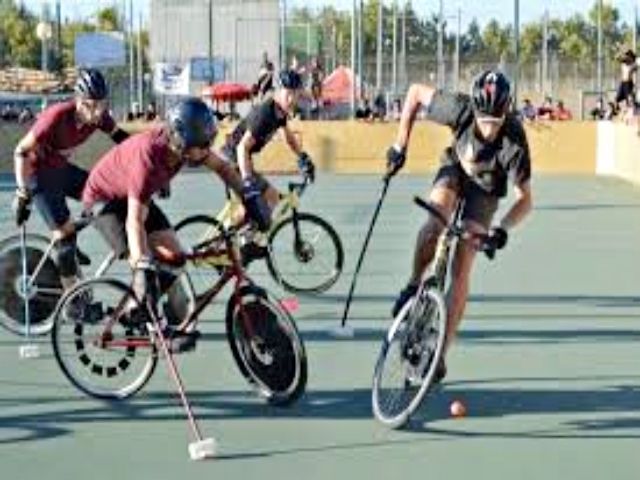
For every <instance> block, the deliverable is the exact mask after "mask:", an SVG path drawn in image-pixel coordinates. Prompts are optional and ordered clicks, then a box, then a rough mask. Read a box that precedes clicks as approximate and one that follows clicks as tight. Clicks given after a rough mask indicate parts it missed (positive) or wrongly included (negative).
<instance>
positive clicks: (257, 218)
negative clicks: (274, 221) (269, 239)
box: [242, 178, 271, 232]
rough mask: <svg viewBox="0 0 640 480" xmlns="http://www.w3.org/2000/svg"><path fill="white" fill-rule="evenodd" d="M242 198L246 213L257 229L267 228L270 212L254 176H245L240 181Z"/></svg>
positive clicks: (263, 229) (264, 230) (265, 229)
mask: <svg viewBox="0 0 640 480" xmlns="http://www.w3.org/2000/svg"><path fill="white" fill-rule="evenodd" d="M242 198H243V199H244V206H245V208H246V210H247V215H248V216H249V218H250V219H251V220H253V221H254V222H255V223H256V224H257V225H258V229H259V230H260V231H262V232H266V231H267V230H269V227H270V226H271V212H270V211H269V206H268V205H267V202H266V201H265V200H264V198H262V193H260V188H258V185H257V182H256V181H255V179H254V178H247V179H246V180H244V182H243V183H242Z"/></svg>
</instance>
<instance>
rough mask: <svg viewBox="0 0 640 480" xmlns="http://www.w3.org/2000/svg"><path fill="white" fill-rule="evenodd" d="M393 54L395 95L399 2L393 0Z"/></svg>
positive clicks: (392, 69) (393, 88) (394, 93)
mask: <svg viewBox="0 0 640 480" xmlns="http://www.w3.org/2000/svg"><path fill="white" fill-rule="evenodd" d="M392 51H393V54H392V62H393V64H392V66H391V86H392V91H393V95H394V96H395V95H396V94H397V93H398V2H397V0H393V50H392Z"/></svg>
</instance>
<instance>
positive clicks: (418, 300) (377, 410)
mask: <svg viewBox="0 0 640 480" xmlns="http://www.w3.org/2000/svg"><path fill="white" fill-rule="evenodd" d="M414 202H415V203H416V204H417V205H419V206H420V207H422V208H423V209H425V210H427V211H428V212H429V213H431V214H432V215H434V216H435V217H436V218H437V219H438V220H439V221H440V222H441V223H442V224H443V225H444V226H445V228H444V230H443V232H442V233H441V235H440V237H439V238H438V244H437V247H436V251H435V255H434V258H433V261H432V263H431V269H430V271H429V272H427V273H426V274H425V276H424V277H423V278H422V280H421V282H420V285H419V287H418V290H417V292H416V294H415V295H414V296H413V297H412V298H411V299H410V300H409V301H407V302H406V303H405V305H404V306H403V307H402V308H401V309H400V311H399V312H398V314H397V315H396V317H395V318H394V319H393V322H392V323H391V326H390V327H389V329H388V330H387V333H386V336H385V338H384V340H383V342H382V347H381V349H380V353H379V355H378V359H377V361H376V365H375V369H374V375H373V388H372V407H373V414H374V416H375V418H376V419H378V420H379V421H380V422H381V423H383V424H385V425H387V426H389V427H391V428H400V427H402V426H404V425H405V424H406V423H407V422H408V421H409V418H410V417H411V415H412V414H413V413H414V412H415V411H416V410H417V409H418V407H419V406H420V404H421V403H422V400H423V399H424V397H425V395H426V394H427V392H429V391H430V388H431V387H432V386H433V385H434V384H435V383H436V382H437V380H436V370H437V367H438V363H439V362H440V361H441V358H442V355H443V352H444V345H445V336H446V330H447V306H446V302H445V288H446V285H447V275H448V269H449V264H450V260H451V258H450V257H451V252H452V247H453V245H454V242H456V241H459V240H464V241H467V240H469V241H479V246H478V247H477V248H478V249H479V250H480V251H483V252H484V253H485V254H486V255H487V257H489V258H490V259H493V258H494V256H495V250H496V249H495V247H494V246H493V245H492V244H491V242H489V236H488V235H486V234H478V233H472V232H469V231H468V230H466V229H465V228H464V227H463V226H462V220H461V215H462V211H463V205H464V202H463V201H459V202H458V204H457V206H456V210H455V213H454V215H453V218H452V220H451V221H449V220H448V219H447V218H445V217H444V215H443V214H442V213H441V212H440V211H439V210H438V209H437V208H436V207H434V206H433V205H431V204H429V203H427V202H425V201H424V200H422V199H421V198H419V197H415V198H414ZM393 369H396V370H397V372H396V373H395V374H394V373H393ZM387 370H391V372H388V371H387ZM385 374H390V376H391V377H392V378H391V379H389V381H388V382H387V381H383V380H386V375H385Z"/></svg>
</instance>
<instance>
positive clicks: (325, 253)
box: [267, 212, 344, 293]
mask: <svg viewBox="0 0 640 480" xmlns="http://www.w3.org/2000/svg"><path fill="white" fill-rule="evenodd" d="M269 247H270V248H269V256H268V257H267V266H268V267H269V272H270V273H271V275H272V276H273V277H274V278H275V279H276V280H277V281H278V282H279V283H280V284H282V286H283V287H284V288H285V289H287V290H288V291H290V292H292V293H322V292H325V291H326V290H328V289H329V288H331V287H332V286H333V285H334V284H335V283H336V281H337V280H338V277H339V276H340V273H341V272H342V267H343V265H344V250H343V248H342V242H341V241H340V237H339V236H338V234H337V233H336V231H335V230H334V229H333V227H332V226H331V225H330V224H329V223H328V222H327V221H326V220H324V219H322V218H320V217H318V216H316V215H313V214H311V213H300V212H297V213H295V214H294V215H292V216H290V217H289V218H287V219H286V220H284V221H283V222H281V223H279V224H277V225H276V226H275V227H274V228H273V230H272V231H271V232H270V233H269Z"/></svg>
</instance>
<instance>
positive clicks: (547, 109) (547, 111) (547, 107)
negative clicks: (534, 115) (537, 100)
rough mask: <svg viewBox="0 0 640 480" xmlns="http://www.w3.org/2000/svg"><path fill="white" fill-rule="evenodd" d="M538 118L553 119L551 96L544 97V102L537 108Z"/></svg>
mask: <svg viewBox="0 0 640 480" xmlns="http://www.w3.org/2000/svg"><path fill="white" fill-rule="evenodd" d="M538 118H539V119H540V120H555V118H554V109H553V102H552V100H551V97H545V99H544V102H543V103H542V105H541V106H540V108H538Z"/></svg>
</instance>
